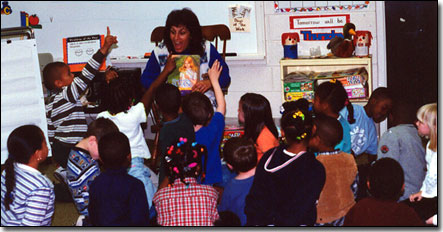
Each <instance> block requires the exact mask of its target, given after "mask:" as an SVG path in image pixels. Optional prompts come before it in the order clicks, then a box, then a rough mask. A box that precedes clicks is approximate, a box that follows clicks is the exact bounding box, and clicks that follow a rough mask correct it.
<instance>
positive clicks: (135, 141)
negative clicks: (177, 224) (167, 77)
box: [97, 77, 164, 207]
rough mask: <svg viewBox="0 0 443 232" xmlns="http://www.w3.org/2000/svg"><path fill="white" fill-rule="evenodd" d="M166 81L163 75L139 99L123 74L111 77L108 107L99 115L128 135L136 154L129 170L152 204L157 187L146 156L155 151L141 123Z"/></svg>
mask: <svg viewBox="0 0 443 232" xmlns="http://www.w3.org/2000/svg"><path fill="white" fill-rule="evenodd" d="M163 81H164V80H163V79H162V78H157V80H155V82H154V83H153V84H152V85H151V86H150V87H149V89H148V90H147V91H146V92H145V93H144V94H143V96H142V97H141V99H140V102H138V103H137V102H136V100H135V99H136V97H137V96H136V93H135V91H134V89H131V88H127V86H126V83H125V81H124V79H123V77H116V78H114V79H112V80H110V81H109V83H108V85H107V88H106V89H105V97H104V98H103V106H104V107H105V109H107V111H103V112H101V113H99V114H98V115H97V118H100V117H103V118H108V119H110V120H112V121H113V122H114V123H115V124H116V125H117V127H118V128H119V130H120V131H121V132H122V133H124V134H125V135H126V136H127V137H128V139H129V143H130V145H131V157H132V159H131V167H130V169H129V171H128V174H129V175H131V176H134V177H136V178H137V179H139V180H141V181H142V182H143V184H144V185H145V192H146V197H147V199H148V203H149V206H150V207H151V206H152V198H153V197H154V193H155V191H156V190H157V188H156V186H154V184H153V183H152V181H151V179H150V178H151V173H152V172H151V170H150V169H149V168H148V167H147V166H146V165H145V164H144V162H145V159H149V158H151V153H150V152H149V148H148V145H147V143H146V140H145V137H144V133H143V129H142V127H141V126H140V124H141V123H145V122H146V121H147V113H148V112H149V110H150V105H151V103H152V98H153V96H154V94H155V91H156V89H157V87H158V86H159V85H160V84H161V83H162V82H163ZM152 174H153V173H152Z"/></svg>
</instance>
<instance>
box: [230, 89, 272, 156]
mask: <svg viewBox="0 0 443 232" xmlns="http://www.w3.org/2000/svg"><path fill="white" fill-rule="evenodd" d="M238 121H239V122H240V123H241V124H244V130H245V134H244V137H245V138H247V139H252V140H253V141H254V142H255V144H256V148H257V162H259V161H260V159H261V157H262V156H263V154H264V153H265V152H267V151H268V150H269V149H271V148H274V147H276V146H278V145H279V143H278V131H277V127H276V126H275V122H274V119H273V118H272V111H271V104H270V103H269V101H268V99H266V98H265V97H264V96H263V95H261V94H256V93H246V94H244V95H243V96H242V97H241V98H240V101H239V103H238Z"/></svg>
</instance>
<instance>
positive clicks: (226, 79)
mask: <svg viewBox="0 0 443 232" xmlns="http://www.w3.org/2000/svg"><path fill="white" fill-rule="evenodd" d="M169 54H178V55H189V54H193V55H199V56H200V77H199V78H198V79H200V81H198V82H197V83H196V84H195V85H193V86H192V91H198V92H202V93H205V95H206V96H208V97H209V99H211V101H212V102H213V104H215V97H214V92H213V91H212V90H210V89H211V87H212V85H211V82H210V81H209V79H208V78H207V72H208V70H209V68H210V67H211V66H212V64H213V63H214V61H215V60H218V61H219V62H220V65H221V66H223V69H222V73H221V74H220V79H219V83H220V86H221V87H222V88H223V89H225V88H227V87H228V86H229V84H230V82H231V77H230V76H229V68H228V65H227V64H226V63H225V61H224V60H223V59H222V57H221V56H220V54H219V53H218V52H217V49H216V48H215V47H214V46H213V45H212V44H211V43H210V42H209V41H206V40H205V39H204V38H203V34H202V30H201V26H200V23H199V21H198V18H197V16H196V15H195V14H194V13H193V12H192V11H191V10H190V9H189V8H183V9H181V10H173V11H172V12H171V13H169V15H168V18H167V19H166V25H165V30H164V35H163V42H162V43H160V44H159V45H158V46H157V47H155V48H154V50H153V51H152V52H151V57H150V58H149V61H148V63H147V64H146V68H145V70H144V71H143V74H142V76H141V82H142V85H143V87H144V88H146V89H148V88H149V86H150V85H151V84H152V82H154V80H155V79H157V78H158V77H159V76H160V75H166V76H169V74H170V73H171V72H173V71H174V69H175V68H178V67H175V62H167V58H168V55H169ZM170 59H174V58H172V57H171V58H170ZM167 81H168V82H169V83H173V80H170V78H169V77H168V80H167Z"/></svg>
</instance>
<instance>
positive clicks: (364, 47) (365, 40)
mask: <svg viewBox="0 0 443 232" xmlns="http://www.w3.org/2000/svg"><path fill="white" fill-rule="evenodd" d="M355 33H356V35H355V36H354V46H355V56H358V57H366V56H369V47H371V39H372V35H371V32H370V31H356V32H355Z"/></svg>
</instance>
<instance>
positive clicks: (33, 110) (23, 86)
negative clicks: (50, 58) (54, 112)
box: [1, 39, 51, 164]
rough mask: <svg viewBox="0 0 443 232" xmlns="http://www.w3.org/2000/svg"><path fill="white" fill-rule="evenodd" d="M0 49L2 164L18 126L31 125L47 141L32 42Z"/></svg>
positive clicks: (34, 49)
mask: <svg viewBox="0 0 443 232" xmlns="http://www.w3.org/2000/svg"><path fill="white" fill-rule="evenodd" d="M1 44H2V47H1V54H2V56H1V60H2V65H1V115H2V116H1V130H2V131H1V157H2V158H1V161H2V164H3V163H4V162H5V161H6V159H7V158H8V151H7V140H8V137H9V134H10V133H11V132H12V131H13V130H14V129H15V128H17V127H19V126H22V125H26V124H34V125H36V126H38V127H40V129H42V131H43V132H44V134H45V137H46V142H47V144H48V149H49V153H48V155H49V156H50V155H51V146H49V140H48V126H47V122H46V113H45V103H44V97H43V89H42V84H41V77H40V66H39V62H38V54H37V47H36V41H35V39H29V40H14V41H12V42H11V43H6V42H2V43H1Z"/></svg>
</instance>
